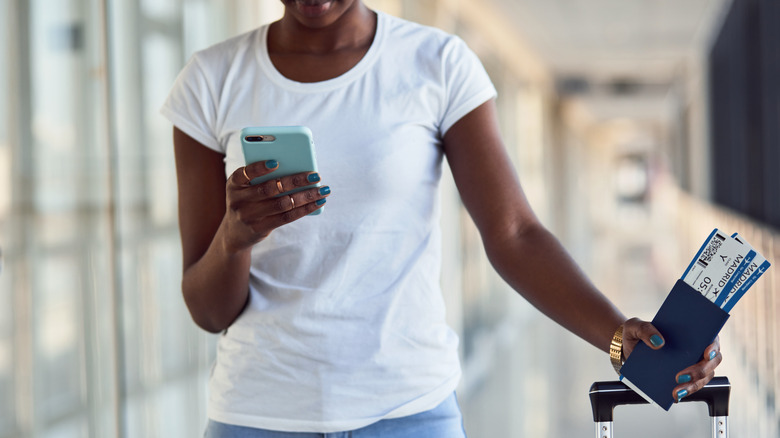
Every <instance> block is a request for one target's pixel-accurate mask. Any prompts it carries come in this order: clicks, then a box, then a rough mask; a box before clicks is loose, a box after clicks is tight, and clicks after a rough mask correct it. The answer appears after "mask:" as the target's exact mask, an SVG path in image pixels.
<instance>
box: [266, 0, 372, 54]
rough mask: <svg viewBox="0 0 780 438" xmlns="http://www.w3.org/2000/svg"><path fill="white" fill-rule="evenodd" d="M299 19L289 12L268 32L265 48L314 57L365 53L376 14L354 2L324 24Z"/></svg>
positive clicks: (370, 40) (279, 52)
mask: <svg viewBox="0 0 780 438" xmlns="http://www.w3.org/2000/svg"><path fill="white" fill-rule="evenodd" d="M314 24H317V25H319V24H321V23H306V22H302V20H299V19H298V18H297V17H296V16H295V15H294V14H293V13H291V12H290V11H289V9H287V10H285V14H284V16H283V17H282V19H281V20H279V21H277V22H275V23H273V24H272V25H271V28H270V29H269V36H268V45H269V47H268V49H269V51H270V52H272V53H278V54H296V53H297V54H318V55H324V54H327V53H334V52H341V51H354V50H359V51H361V50H367V49H368V47H370V46H371V42H372V41H373V39H374V33H375V30H376V14H375V13H374V12H373V11H371V10H370V9H368V8H367V7H366V6H365V5H364V4H363V2H361V1H356V2H354V3H353V4H351V5H350V6H349V7H348V8H347V9H346V10H344V11H343V12H342V13H341V14H340V15H338V16H336V17H333V18H331V21H330V22H328V21H327V20H325V23H324V25H319V26H315V25H314Z"/></svg>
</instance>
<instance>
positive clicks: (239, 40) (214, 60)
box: [192, 25, 267, 69]
mask: <svg viewBox="0 0 780 438" xmlns="http://www.w3.org/2000/svg"><path fill="white" fill-rule="evenodd" d="M266 26H267V25H265V26H261V27H259V28H256V29H253V30H251V31H248V32H244V33H242V34H240V35H236V36H234V37H231V38H228V39H226V40H223V41H220V42H218V43H216V44H213V45H211V46H208V47H206V48H204V49H200V50H198V51H196V52H195V53H194V54H193V55H192V60H193V61H195V62H197V63H198V64H199V65H200V67H201V68H204V69H219V68H221V67H222V68H224V67H228V66H229V65H231V64H233V63H234V62H235V61H236V59H237V58H240V57H242V56H247V55H252V56H254V54H255V53H256V52H255V50H256V49H257V45H258V44H260V40H261V38H260V37H261V34H262V32H264V31H265V27H266Z"/></svg>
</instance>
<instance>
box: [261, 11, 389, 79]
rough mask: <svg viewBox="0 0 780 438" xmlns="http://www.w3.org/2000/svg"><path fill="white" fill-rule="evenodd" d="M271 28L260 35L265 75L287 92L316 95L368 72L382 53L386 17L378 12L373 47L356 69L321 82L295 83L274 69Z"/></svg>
mask: <svg viewBox="0 0 780 438" xmlns="http://www.w3.org/2000/svg"><path fill="white" fill-rule="evenodd" d="M269 27H270V25H265V26H263V28H262V29H261V31H260V34H259V40H260V41H259V45H260V48H259V50H257V54H258V55H257V56H258V62H259V64H260V67H261V68H262V70H263V72H264V73H265V75H266V76H268V78H269V79H270V80H271V81H273V82H274V83H275V84H276V85H278V86H280V87H282V88H284V89H286V90H289V91H295V92H299V93H314V92H322V91H330V90H335V89H337V88H340V87H342V86H344V85H347V84H349V83H350V82H352V81H354V80H355V79H357V78H359V77H360V76H362V75H363V73H364V72H365V71H366V70H368V69H369V68H370V67H371V65H373V63H374V61H375V60H376V58H377V56H378V55H379V53H380V51H381V46H382V44H383V42H384V34H385V33H384V27H385V15H384V14H383V13H382V12H380V11H376V33H375V35H374V40H373V41H372V42H371V46H370V47H369V48H368V51H367V52H366V54H365V55H363V58H361V59H360V61H358V63H357V64H355V66H354V67H352V68H351V69H349V70H348V71H347V72H345V73H344V74H342V75H340V76H336V77H335V78H332V79H328V80H325V81H320V82H297V81H293V80H292V79H289V78H287V77H285V76H284V75H282V74H281V73H280V72H279V70H277V69H276V67H274V64H273V62H271V56H270V55H269V53H268V29H269Z"/></svg>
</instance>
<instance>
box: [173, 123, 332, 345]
mask: <svg viewBox="0 0 780 438" xmlns="http://www.w3.org/2000/svg"><path fill="white" fill-rule="evenodd" d="M173 144H174V152H175V157H176V174H177V178H178V190H179V227H180V231H181V240H182V250H183V269H184V273H183V280H182V292H183V294H184V302H185V303H186V305H187V308H188V309H189V311H190V314H191V315H192V319H193V320H194V321H195V323H196V324H198V325H199V326H200V327H201V328H203V329H204V330H207V331H210V332H212V333H217V332H220V331H222V330H224V329H226V328H227V327H228V326H230V324H232V323H233V321H235V319H236V318H237V317H238V316H239V315H240V314H241V312H242V310H243V309H244V306H245V305H246V303H247V300H248V298H249V267H250V263H251V250H252V246H253V245H254V244H256V243H258V242H260V241H262V240H263V239H265V238H266V237H267V236H268V235H269V234H270V233H271V232H272V231H273V230H274V229H275V228H277V227H279V226H282V225H284V224H286V223H289V222H292V221H295V220H297V219H300V218H301V217H304V216H306V215H307V214H309V213H311V212H312V211H314V210H316V209H318V208H320V207H321V204H317V203H316V202H317V201H320V200H321V199H324V198H325V196H326V195H322V194H320V192H319V191H318V189H310V190H305V191H302V192H298V193H296V194H294V195H291V196H283V197H277V195H279V193H280V191H279V188H278V186H277V183H276V180H271V181H268V182H267V183H264V184H259V185H257V186H251V185H249V178H255V177H258V176H261V175H264V174H268V173H270V172H273V171H274V170H275V168H276V166H274V167H272V168H270V169H269V168H268V167H266V163H265V162H259V163H254V164H251V165H249V166H247V167H246V168H243V167H242V168H239V169H238V170H236V171H235V172H234V173H233V174H232V175H231V176H230V177H229V178H225V167H224V163H223V161H222V160H223V158H224V156H223V155H221V154H219V153H217V152H215V151H213V150H211V149H209V148H207V147H205V146H204V145H202V144H201V143H199V142H198V141H196V140H194V139H193V138H192V137H190V136H188V135H187V134H185V133H184V132H182V131H180V130H179V129H177V128H174V131H173ZM310 175H312V174H297V175H292V176H289V177H282V178H280V179H279V181H280V183H281V185H282V186H283V187H286V188H287V189H285V190H289V189H290V188H293V187H301V186H306V185H310V184H311V182H309V181H308V180H307V178H308V177H309V176H310ZM320 202H324V201H320Z"/></svg>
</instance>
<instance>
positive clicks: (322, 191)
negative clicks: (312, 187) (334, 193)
mask: <svg viewBox="0 0 780 438" xmlns="http://www.w3.org/2000/svg"><path fill="white" fill-rule="evenodd" d="M320 195H323V196H324V195H330V187H328V186H325V187H323V188H321V189H320Z"/></svg>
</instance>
